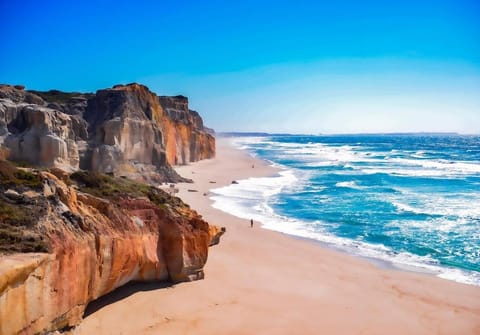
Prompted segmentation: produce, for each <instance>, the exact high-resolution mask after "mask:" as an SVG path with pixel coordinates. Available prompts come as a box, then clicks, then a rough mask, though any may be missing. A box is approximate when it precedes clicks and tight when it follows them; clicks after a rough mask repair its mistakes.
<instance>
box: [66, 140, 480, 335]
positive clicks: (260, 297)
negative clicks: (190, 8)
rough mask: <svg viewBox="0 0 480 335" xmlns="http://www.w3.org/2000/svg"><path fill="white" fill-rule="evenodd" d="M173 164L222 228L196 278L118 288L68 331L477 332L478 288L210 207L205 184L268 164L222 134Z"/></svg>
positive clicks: (266, 171) (258, 171)
mask: <svg viewBox="0 0 480 335" xmlns="http://www.w3.org/2000/svg"><path fill="white" fill-rule="evenodd" d="M252 164H254V166H255V167H254V168H252ZM177 171H178V172H179V173H180V174H181V175H182V176H184V177H188V178H191V179H193V180H194V182H195V183H194V184H193V185H192V184H179V185H178V187H179V196H180V197H181V198H182V199H183V200H184V201H185V202H187V203H188V204H190V206H191V207H192V208H193V209H196V210H197V211H198V212H199V213H201V214H202V215H203V216H204V217H205V218H206V220H207V221H209V222H210V223H213V224H216V225H221V226H225V227H226V228H227V233H226V234H225V235H224V236H223V237H222V240H221V242H220V244H219V245H217V246H215V247H213V248H211V249H210V254H209V259H208V262H207V265H206V267H205V275H206V277H205V279H204V280H201V281H196V282H191V283H182V284H178V285H175V286H167V287H165V286H162V285H161V284H151V285H150V284H141V285H129V286H128V287H126V288H121V289H120V290H118V291H117V292H114V293H113V294H111V295H109V296H108V297H106V298H104V300H103V302H102V300H100V301H98V302H96V303H95V304H96V305H93V306H92V308H90V312H89V313H91V314H89V315H88V316H87V317H86V318H85V320H84V322H83V323H82V324H81V325H80V327H78V329H77V330H76V331H75V333H76V334H382V335H385V334H389V335H394V334H429V335H430V334H459V335H467V334H480V287H477V286H470V285H463V284H459V283H455V282H452V281H448V280H443V279H440V278H436V277H433V276H430V275H424V274H419V273H410V272H404V271H398V270H390V269H381V268H378V267H377V266H375V265H373V264H372V263H370V262H368V261H366V260H364V259H360V258H357V257H353V256H350V255H346V254H343V253H339V252H336V251H333V250H330V249H327V248H324V247H321V246H319V245H318V243H315V242H313V241H308V240H304V239H298V238H294V237H290V236H286V235H284V234H280V233H276V232H272V231H268V230H264V229H261V228H260V226H259V224H258V223H256V224H254V227H253V228H251V227H250V221H249V220H242V219H239V218H236V217H233V216H230V215H229V214H226V213H224V212H221V211H218V210H216V209H214V208H212V207H211V200H210V199H209V197H208V196H207V195H208V191H209V189H211V188H216V187H221V186H223V185H228V184H230V183H231V182H232V181H233V180H240V179H245V178H248V177H252V176H267V175H271V174H272V173H275V170H274V169H273V168H272V167H270V166H268V165H267V164H266V163H265V162H262V161H257V160H254V159H253V158H251V157H250V156H248V155H247V154H246V153H245V152H243V151H240V150H236V149H233V148H232V147H231V146H230V145H229V144H228V140H219V141H218V143H217V158H215V159H211V160H205V161H201V162H198V163H194V164H192V165H189V166H182V167H179V168H177ZM189 189H195V190H198V192H189V191H188V190H189ZM205 194H207V195H205Z"/></svg>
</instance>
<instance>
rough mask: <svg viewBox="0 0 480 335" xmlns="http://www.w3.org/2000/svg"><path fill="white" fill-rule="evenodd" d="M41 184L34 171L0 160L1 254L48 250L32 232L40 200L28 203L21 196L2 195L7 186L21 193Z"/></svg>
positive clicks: (41, 209)
mask: <svg viewBox="0 0 480 335" xmlns="http://www.w3.org/2000/svg"><path fill="white" fill-rule="evenodd" d="M41 186H42V179H41V178H40V176H38V175H37V174H35V173H33V172H30V171H26V170H22V169H18V168H16V167H15V166H14V165H13V164H12V163H10V162H7V161H0V192H1V193H0V253H13V252H48V251H49V247H48V245H47V243H46V242H45V241H44V240H43V238H42V237H41V236H40V235H39V234H38V233H36V232H35V231H34V226H35V225H36V223H37V220H38V219H39V217H41V216H42V211H43V207H42V203H41V202H38V203H33V204H29V203H26V202H24V201H23V200H22V199H21V197H20V198H19V199H17V200H15V199H10V198H8V197H7V196H6V195H5V192H6V191H7V190H9V189H12V190H14V191H16V192H17V193H22V192H23V191H26V190H29V189H32V188H33V189H38V188H39V187H41Z"/></svg>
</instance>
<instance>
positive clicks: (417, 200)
mask: <svg viewBox="0 0 480 335" xmlns="http://www.w3.org/2000/svg"><path fill="white" fill-rule="evenodd" d="M236 145H237V146H239V147H241V148H243V149H247V150H248V149H252V148H254V147H256V148H262V149H268V150H269V151H271V152H272V154H274V155H275V156H276V157H277V158H283V159H289V160H290V159H292V160H294V161H298V162H300V163H302V164H303V165H305V166H309V167H319V169H318V170H316V173H321V170H322V168H323V167H327V168H328V167H330V166H339V167H342V168H348V170H349V171H348V170H347V171H346V170H341V169H337V171H335V173H337V174H346V175H354V174H357V175H358V174H374V173H384V174H389V175H397V176H422V177H429V178H437V177H438V178H464V177H465V176H468V175H478V174H479V173H480V162H467V161H456V162H450V161H446V160H441V159H427V157H429V156H430V155H429V153H428V152H425V151H421V150H419V151H416V152H413V151H410V152H405V151H400V150H397V149H393V150H391V151H389V152H383V153H382V152H378V151H376V152H369V151H366V148H362V147H361V146H360V145H355V146H334V145H326V144H319V143H308V144H300V143H278V142H273V141H270V139H269V138H242V139H240V140H239V141H237V142H236ZM389 156H390V157H389ZM402 156H403V157H402ZM326 170H327V169H326ZM328 170H331V169H328ZM303 173H305V171H300V170H285V171H282V172H281V173H280V174H278V175H277V176H274V177H270V178H250V179H247V180H241V181H239V184H233V185H229V186H227V187H224V188H220V189H216V190H213V191H212V193H213V194H214V196H213V197H212V199H213V200H214V204H213V206H214V207H215V208H218V209H221V210H223V211H225V212H227V213H230V214H233V215H235V216H238V217H241V218H245V219H251V218H252V219H254V220H255V221H258V222H261V223H262V226H263V227H264V228H266V229H270V230H275V231H279V232H283V233H286V234H290V235H295V236H300V237H305V238H311V239H315V240H318V241H320V242H322V243H325V244H327V245H329V246H332V247H334V248H336V249H339V250H342V251H345V252H348V253H352V254H355V255H359V256H362V257H367V258H374V259H380V260H383V261H387V262H389V263H391V264H393V265H395V266H397V267H400V268H403V269H408V270H412V269H415V270H418V271H422V272H429V273H432V274H435V275H437V276H439V277H441V278H445V279H450V280H455V281H458V282H462V283H467V284H475V285H480V273H479V272H475V271H466V270H460V269H455V268H450V267H444V266H441V265H440V264H439V263H438V261H436V260H435V259H433V258H432V257H430V256H428V255H427V256H419V255H414V254H412V253H408V252H395V251H393V250H392V249H390V248H388V247H386V246H384V245H381V244H372V243H367V242H364V241H361V240H352V239H348V238H343V237H338V236H335V235H333V234H331V233H329V232H328V231H327V230H326V228H324V227H325V226H324V223H323V222H321V221H315V222H305V221H301V220H297V219H293V218H289V217H285V216H281V215H278V214H277V213H275V211H274V210H273V208H272V207H271V204H272V203H274V202H275V200H276V196H277V195H278V194H279V193H281V192H284V191H290V190H291V189H292V188H293V189H295V188H298V190H299V191H301V190H303V189H304V186H305V182H307V181H308V177H309V176H308V175H304V174H303ZM327 173H329V172H328V171H327ZM352 179H353V178H352ZM336 186H337V187H348V188H360V187H361V186H360V185H358V184H356V183H355V182H354V181H343V182H338V183H336ZM394 189H395V191H396V192H394V193H388V194H387V193H383V194H381V197H382V201H387V202H390V203H392V205H393V206H395V207H396V208H397V210H398V211H399V212H410V213H414V214H424V215H429V216H438V217H437V218H433V219H431V220H428V221H423V220H419V221H415V220H404V219H403V220H399V221H398V222H392V223H391V225H392V226H396V227H395V229H397V230H396V231H398V229H400V231H401V233H402V234H404V235H405V236H413V235H414V234H418V233H419V232H421V233H432V235H431V236H432V238H439V239H442V238H445V239H448V238H449V237H448V236H449V234H450V233H451V232H454V233H459V232H462V234H464V235H466V236H471V238H473V239H474V240H475V239H477V240H480V233H479V232H471V229H472V225H471V223H472V219H473V220H476V219H475V218H477V219H478V218H479V217H480V195H479V194H478V193H475V194H476V195H475V194H474V195H472V194H468V193H466V194H463V195H461V196H458V197H449V196H448V194H437V195H435V194H431V193H428V194H422V193H421V190H420V191H419V190H418V189H416V190H415V193H414V192H413V191H412V190H410V189H398V187H395V188H394ZM457 193H458V192H457ZM456 195H458V194H456ZM330 226H331V224H330ZM392 231H393V230H392ZM438 232H440V233H438ZM468 234H470V235H468ZM442 243H443V241H442ZM473 245H475V244H474V243H473ZM469 247H471V244H469ZM452 248H453V249H452V250H451V254H452V255H456V252H457V251H455V247H454V246H452ZM457 248H458V246H457ZM474 248H475V247H474ZM465 250H466V249H465ZM449 252H450V251H449ZM479 253H480V251H475V250H473V251H471V252H470V254H469V255H475V254H477V255H478V254H479ZM469 257H470V256H469ZM471 257H475V256H471ZM469 261H471V262H473V263H475V259H469Z"/></svg>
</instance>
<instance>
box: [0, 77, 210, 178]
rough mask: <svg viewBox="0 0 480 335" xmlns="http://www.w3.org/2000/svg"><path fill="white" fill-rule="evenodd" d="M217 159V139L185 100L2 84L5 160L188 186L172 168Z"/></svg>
mask: <svg viewBox="0 0 480 335" xmlns="http://www.w3.org/2000/svg"><path fill="white" fill-rule="evenodd" d="M214 155H215V138H214V136H213V135H212V133H211V130H210V129H208V128H206V127H204V125H203V120H202V118H201V117H200V115H199V114H198V113H197V112H195V111H191V110H189V108H188V99H187V98H186V97H183V96H177V97H165V96H161V97H158V96H157V95H156V94H154V93H152V92H151V91H150V90H149V89H148V88H147V87H145V86H143V85H139V84H129V85H117V86H114V87H113V88H111V89H104V90H99V91H97V92H96V93H95V94H82V93H64V92H60V91H49V92H35V91H30V92H28V91H25V90H24V89H23V88H22V87H18V86H16V87H13V86H9V85H0V156H1V157H0V158H8V159H11V160H15V161H20V162H26V163H29V164H32V165H35V166H42V167H60V168H62V169H64V170H68V171H75V170H78V169H79V168H82V169H87V170H92V171H97V172H102V173H110V174H114V175H118V176H126V177H129V178H134V179H143V180H146V181H154V182H163V181H173V182H176V181H181V180H182V178H180V177H179V176H178V175H177V174H176V173H175V172H174V171H173V169H171V165H182V164H188V163H189V162H194V161H197V160H200V159H205V158H211V157H213V156H214Z"/></svg>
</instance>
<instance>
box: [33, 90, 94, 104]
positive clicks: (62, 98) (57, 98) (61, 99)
mask: <svg viewBox="0 0 480 335" xmlns="http://www.w3.org/2000/svg"><path fill="white" fill-rule="evenodd" d="M28 92H30V93H33V94H35V95H38V96H39V97H41V98H42V99H43V100H45V101H46V102H56V103H66V102H68V101H70V99H71V98H75V97H84V98H87V99H88V98H90V97H92V96H93V93H80V92H62V91H58V90H50V91H44V92H42V91H32V90H29V91H28Z"/></svg>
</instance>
